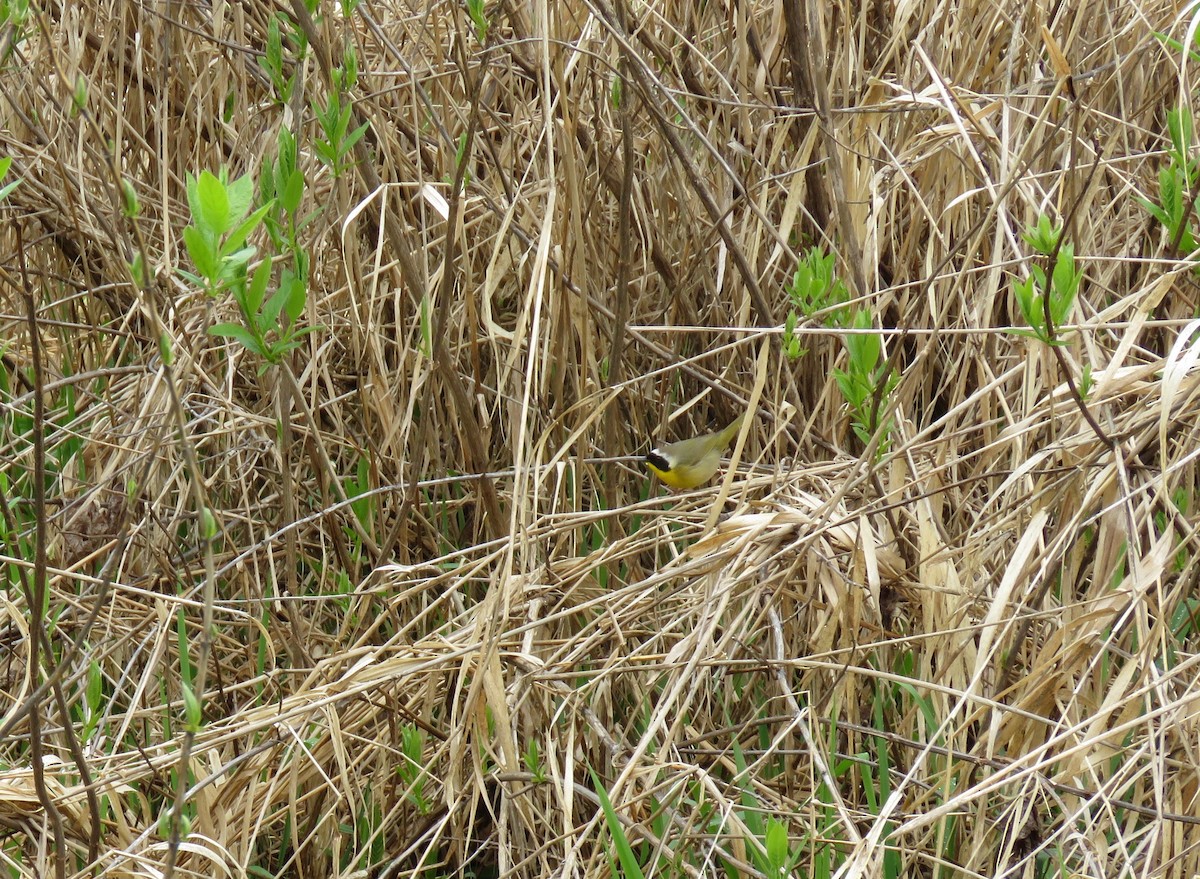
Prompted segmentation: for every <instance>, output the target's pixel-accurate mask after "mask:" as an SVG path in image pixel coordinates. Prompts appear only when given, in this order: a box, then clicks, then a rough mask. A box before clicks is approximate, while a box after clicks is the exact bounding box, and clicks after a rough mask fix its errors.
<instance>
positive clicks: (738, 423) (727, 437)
mask: <svg viewBox="0 0 1200 879" xmlns="http://www.w3.org/2000/svg"><path fill="white" fill-rule="evenodd" d="M745 420H746V413H745V412H743V413H742V414H741V415H739V416H738V417H737V418H735V419H733V423H731V424H730V425H729V426H728V427H727V428H725V429H724V430H723V431H721V448H722V449H726V448H728V447H729V444H730V443H731V442H733V438H734V437H735V436H737V435H738V431H739V430H741V429H742V422H743V421H745Z"/></svg>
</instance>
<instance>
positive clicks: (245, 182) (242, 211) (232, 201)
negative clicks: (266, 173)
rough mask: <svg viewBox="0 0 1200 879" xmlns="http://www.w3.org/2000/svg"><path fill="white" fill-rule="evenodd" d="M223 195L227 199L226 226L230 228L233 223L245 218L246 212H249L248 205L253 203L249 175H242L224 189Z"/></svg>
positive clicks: (251, 181)
mask: <svg viewBox="0 0 1200 879" xmlns="http://www.w3.org/2000/svg"><path fill="white" fill-rule="evenodd" d="M225 194H226V196H227V198H228V199H229V221H228V225H229V226H230V227H232V226H233V224H234V223H236V222H238V221H239V220H240V219H241V218H242V217H244V216H246V212H247V211H249V210H250V205H251V204H253V202H254V178H253V177H251V176H250V175H249V174H243V175H242V176H241V177H239V178H238V179H237V180H234V181H233V182H232V183H230V184H229V185H228V186H226V187H225Z"/></svg>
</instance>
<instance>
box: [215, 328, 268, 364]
mask: <svg viewBox="0 0 1200 879" xmlns="http://www.w3.org/2000/svg"><path fill="white" fill-rule="evenodd" d="M208 334H209V335H210V336H222V337H224V338H227V339H233V340H234V341H236V342H241V343H242V346H243V347H244V348H245V349H246V350H247V351H251V352H253V353H254V354H257V355H259V356H260V357H262V356H263V355H265V354H266V351H265V350H264V349H263V346H262V344H261V343H260V342H259V341H258V339H257V338H255V336H254V334H253V333H251V332H250V331H249V330H248V329H246V328H245V327H244V326H242V325H241V324H214V325H213V326H211V327H209V328H208Z"/></svg>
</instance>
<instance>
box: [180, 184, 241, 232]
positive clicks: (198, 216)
mask: <svg viewBox="0 0 1200 879" xmlns="http://www.w3.org/2000/svg"><path fill="white" fill-rule="evenodd" d="M193 191H194V200H193ZM188 201H189V202H190V203H191V209H192V220H193V222H195V224H196V225H197V226H199V227H200V228H201V229H203V230H204V231H205V232H207V233H209V234H210V235H212V236H213V237H214V238H215V237H218V236H220V235H222V234H223V233H225V232H227V231H228V230H229V226H230V225H231V224H232V221H231V220H230V211H229V195H228V193H227V192H226V190H225V184H223V183H222V182H221V181H220V180H218V179H217V178H216V177H214V176H213V175H212V173H211V172H209V171H201V172H200V177H199V178H198V179H197V180H196V181H195V187H194V189H193V187H191V186H189V187H188Z"/></svg>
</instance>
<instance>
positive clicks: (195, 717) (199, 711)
mask: <svg viewBox="0 0 1200 879" xmlns="http://www.w3.org/2000/svg"><path fill="white" fill-rule="evenodd" d="M183 710H184V717H185V721H184V722H185V724H186V728H187V730H188V732H193V733H194V732H199V731H200V727H201V725H202V723H203V720H204V707H203V706H202V705H201V703H200V699H199V698H198V697H197V696H196V693H195V691H193V690H192V687H191V684H189V683H188V682H187V681H184V682H183Z"/></svg>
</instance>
